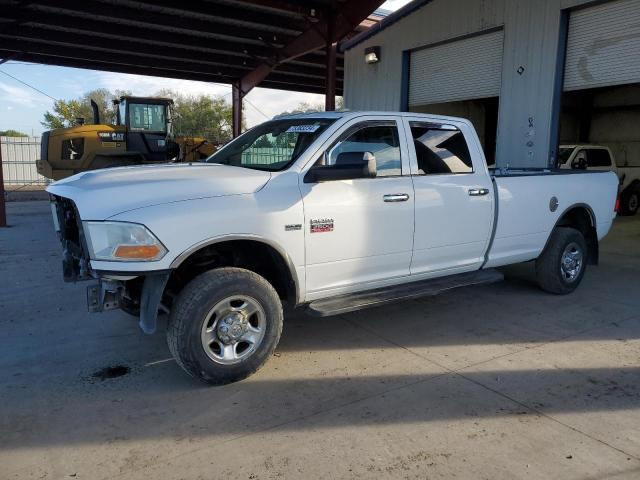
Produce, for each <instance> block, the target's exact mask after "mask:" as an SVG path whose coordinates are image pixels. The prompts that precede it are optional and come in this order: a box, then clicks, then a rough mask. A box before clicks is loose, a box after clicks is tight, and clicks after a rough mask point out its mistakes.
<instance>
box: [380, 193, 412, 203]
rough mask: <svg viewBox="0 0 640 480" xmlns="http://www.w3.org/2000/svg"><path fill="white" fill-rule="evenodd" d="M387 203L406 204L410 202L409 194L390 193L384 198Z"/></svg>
mask: <svg viewBox="0 0 640 480" xmlns="http://www.w3.org/2000/svg"><path fill="white" fill-rule="evenodd" d="M382 198H383V199H384V201H385V202H406V201H407V200H409V195H408V194H407V193H389V194H387V195H384V196H383V197H382Z"/></svg>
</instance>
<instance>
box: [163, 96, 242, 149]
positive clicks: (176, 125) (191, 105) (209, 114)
mask: <svg viewBox="0 0 640 480" xmlns="http://www.w3.org/2000/svg"><path fill="white" fill-rule="evenodd" d="M156 96H162V97H167V98H173V102H174V103H173V113H172V115H171V118H172V121H173V131H174V133H175V135H184V136H191V137H204V138H206V139H207V140H209V141H211V142H213V143H226V142H228V141H229V140H231V137H232V127H231V125H232V120H231V118H232V113H231V104H230V103H228V102H227V101H226V100H225V99H224V97H210V96H208V95H183V94H181V93H178V92H173V91H171V90H162V91H160V92H158V93H157V94H156ZM243 127H244V125H243Z"/></svg>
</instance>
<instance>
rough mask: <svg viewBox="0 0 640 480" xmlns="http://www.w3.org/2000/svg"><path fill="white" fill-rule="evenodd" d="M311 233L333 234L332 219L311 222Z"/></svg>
mask: <svg viewBox="0 0 640 480" xmlns="http://www.w3.org/2000/svg"><path fill="white" fill-rule="evenodd" d="M310 232H311V233H325V232H333V218H319V219H316V220H313V219H312V220H311V230H310Z"/></svg>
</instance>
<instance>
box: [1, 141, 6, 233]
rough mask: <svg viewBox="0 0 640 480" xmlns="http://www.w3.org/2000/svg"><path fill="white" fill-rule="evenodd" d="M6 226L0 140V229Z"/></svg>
mask: <svg viewBox="0 0 640 480" xmlns="http://www.w3.org/2000/svg"><path fill="white" fill-rule="evenodd" d="M6 226H7V210H6V206H5V202H4V177H3V175H2V141H1V140H0V227H6Z"/></svg>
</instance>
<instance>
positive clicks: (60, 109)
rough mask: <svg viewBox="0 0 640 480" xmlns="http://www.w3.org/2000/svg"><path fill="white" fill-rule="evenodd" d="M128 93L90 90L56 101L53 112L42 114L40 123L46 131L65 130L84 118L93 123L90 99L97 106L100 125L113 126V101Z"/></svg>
mask: <svg viewBox="0 0 640 480" xmlns="http://www.w3.org/2000/svg"><path fill="white" fill-rule="evenodd" d="M128 94H130V92H126V91H120V90H116V91H115V92H110V91H109V90H107V89H105V88H100V89H97V90H91V91H90V92H87V93H85V94H84V95H83V96H82V97H80V98H76V99H72V100H56V101H55V102H54V104H53V112H49V111H47V112H46V113H45V114H44V121H42V122H40V123H41V124H42V126H43V127H45V128H46V129H48V130H52V129H54V128H66V127H70V126H72V125H74V124H75V122H76V119H77V118H84V120H85V123H87V124H91V123H93V110H92V109H91V99H93V100H94V101H95V102H96V103H97V104H98V112H99V113H100V123H103V124H104V123H106V124H113V123H114V122H115V114H116V109H115V107H114V105H113V100H114V99H117V98H119V97H120V96H122V95H128Z"/></svg>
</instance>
